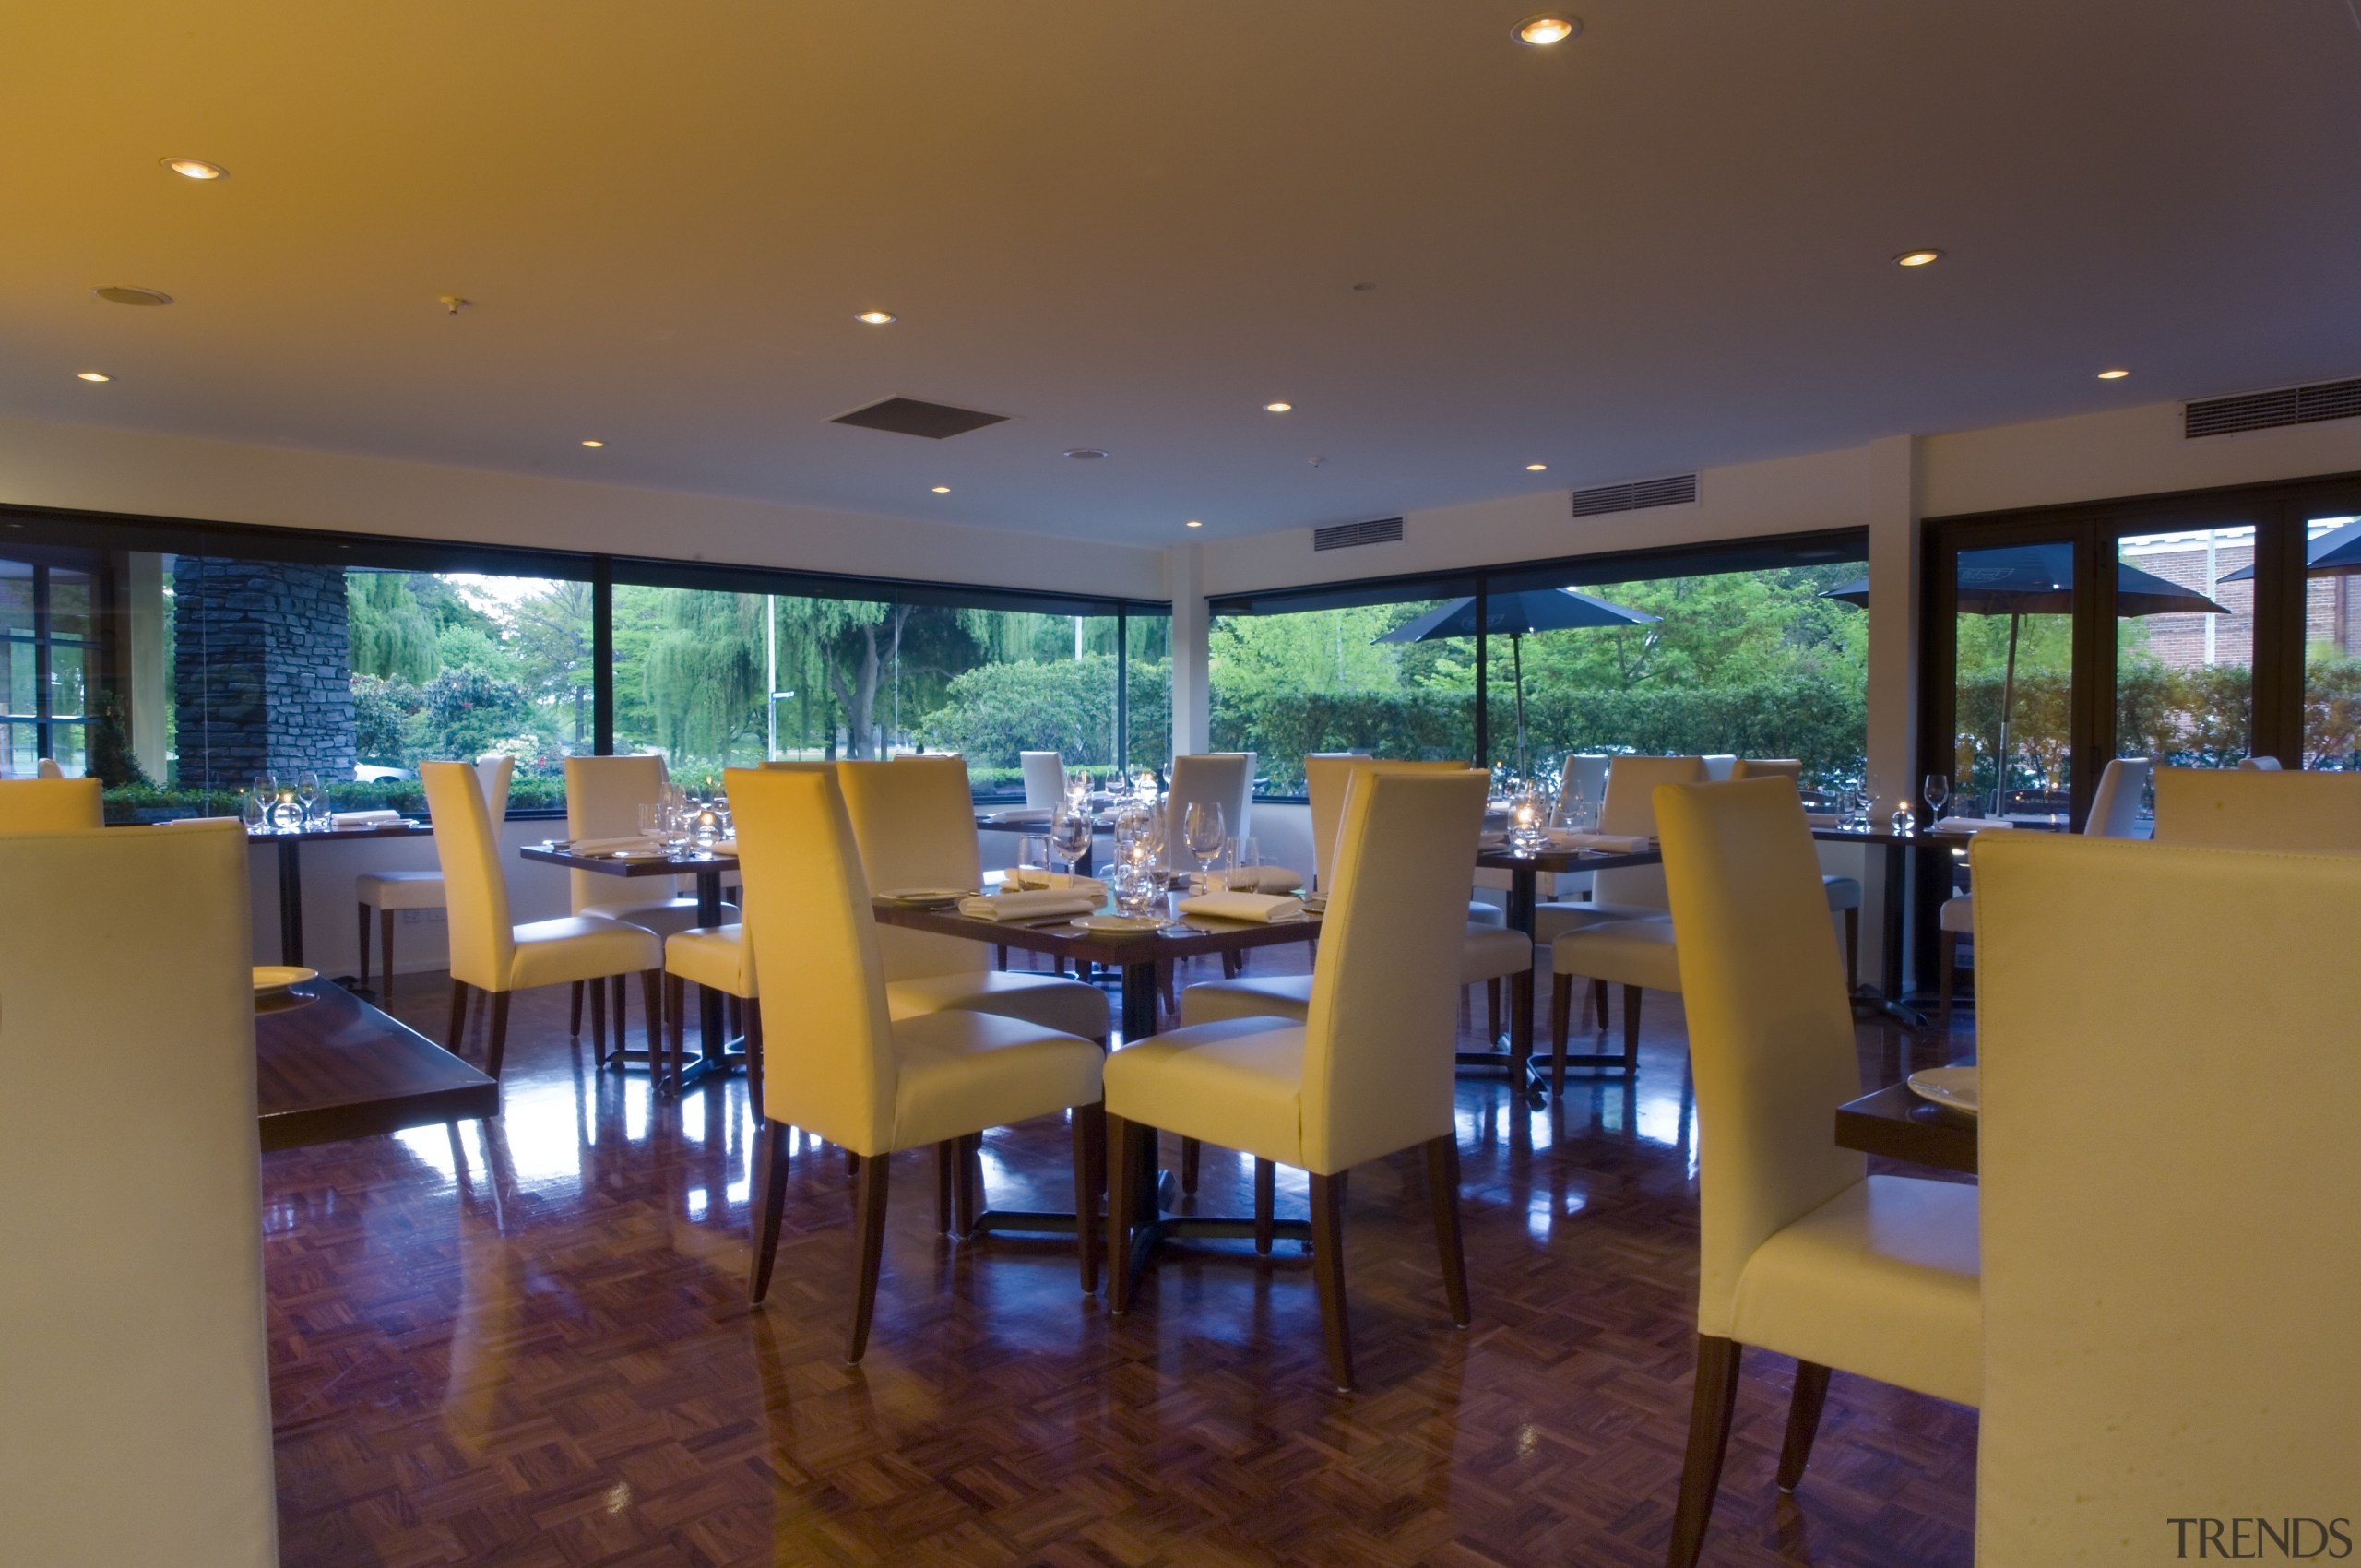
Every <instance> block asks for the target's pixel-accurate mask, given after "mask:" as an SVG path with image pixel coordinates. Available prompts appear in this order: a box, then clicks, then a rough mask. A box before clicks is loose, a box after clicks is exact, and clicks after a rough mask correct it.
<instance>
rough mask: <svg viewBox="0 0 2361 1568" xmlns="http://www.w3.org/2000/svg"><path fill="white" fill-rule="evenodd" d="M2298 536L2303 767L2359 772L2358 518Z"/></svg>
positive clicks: (2330, 520) (2310, 522) (2331, 521)
mask: <svg viewBox="0 0 2361 1568" xmlns="http://www.w3.org/2000/svg"><path fill="white" fill-rule="evenodd" d="M2304 534H2305V566H2304V766H2306V767H2312V768H2332V769H2336V770H2339V771H2347V770H2351V769H2355V768H2361V584H2356V583H2355V576H2356V575H2361V517H2311V518H2308V519H2307V520H2306V522H2305V525H2304Z"/></svg>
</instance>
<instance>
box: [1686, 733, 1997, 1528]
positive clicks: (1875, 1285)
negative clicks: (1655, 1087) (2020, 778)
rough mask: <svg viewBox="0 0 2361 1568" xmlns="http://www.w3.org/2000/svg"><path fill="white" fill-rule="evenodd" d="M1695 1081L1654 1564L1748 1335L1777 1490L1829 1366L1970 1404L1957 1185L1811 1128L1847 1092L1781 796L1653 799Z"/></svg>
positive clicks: (1970, 1252)
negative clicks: (1790, 1389) (1662, 1512)
mask: <svg viewBox="0 0 2361 1568" xmlns="http://www.w3.org/2000/svg"><path fill="white" fill-rule="evenodd" d="M1656 822H1657V826H1658V828H1659V829H1660V831H1661V834H1662V837H1663V840H1664V863H1665V873H1666V883H1667V890H1668V892H1669V894H1670V896H1671V899H1672V919H1673V923H1674V924H1676V925H1677V926H1679V928H1680V945H1681V955H1680V965H1681V979H1682V982H1683V989H1684V992H1685V993H1686V999H1687V1004H1688V1011H1689V1057H1690V1063H1691V1071H1692V1072H1693V1073H1694V1075H1695V1077H1696V1085H1697V1148H1698V1151H1699V1152H1698V1155H1697V1160H1698V1186H1699V1194H1698V1211H1699V1230H1700V1235H1699V1247H1698V1253H1699V1257H1698V1282H1697V1381H1696V1387H1695V1390H1694V1397H1693V1400H1692V1403H1691V1413H1690V1427H1689V1451H1688V1458H1687V1460H1686V1463H1685V1465H1684V1467H1683V1469H1682V1473H1681V1479H1680V1500H1679V1507H1678V1510H1677V1512H1676V1514H1675V1515H1674V1518H1673V1526H1672V1542H1671V1548H1670V1550H1669V1552H1668V1554H1667V1562H1669V1563H1670V1564H1671V1565H1672V1568H1689V1565H1690V1564H1692V1563H1694V1562H1696V1561H1697V1553H1698V1550H1699V1548H1700V1547H1701V1546H1702V1545H1703V1541H1704V1537H1705V1525H1706V1521H1707V1519H1708V1518H1709V1517H1710V1516H1711V1515H1712V1513H1713V1507H1714V1492H1715V1491H1716V1490H1717V1489H1718V1487H1719V1485H1720V1481H1721V1471H1722V1454H1723V1450H1724V1448H1725V1447H1726V1444H1727V1443H1728V1441H1729V1429H1730V1417H1731V1412H1732V1408H1733V1406H1734V1403H1735V1401H1736V1399H1737V1396H1738V1355H1739V1351H1740V1348H1742V1347H1744V1346H1748V1345H1752V1346H1755V1347H1758V1348H1762V1349H1765V1350H1770V1351H1773V1352H1774V1353H1776V1354H1779V1355H1783V1356H1793V1357H1795V1358H1796V1360H1797V1363H1798V1364H1797V1369H1796V1385H1795V1397H1794V1403H1793V1407H1792V1408H1791V1411H1790V1413H1789V1418H1788V1423H1787V1437H1786V1448H1785V1450H1784V1451H1783V1453H1782V1454H1781V1456H1780V1460H1779V1485H1780V1486H1781V1488H1782V1489H1785V1490H1793V1489H1794V1487H1795V1486H1796V1485H1797V1482H1798V1481H1799V1480H1800V1479H1802V1476H1803V1470H1804V1465H1805V1462H1806V1461H1807V1460H1808V1459H1809V1456H1810V1453H1811V1442H1812V1437H1813V1435H1814V1433H1815V1432H1816V1431H1818V1428H1819V1424H1820V1411H1821V1401H1822V1400H1823V1398H1824V1397H1825V1396H1826V1394H1827V1391H1828V1374H1829V1372H1830V1370H1831V1369H1835V1370H1838V1371H1843V1372H1856V1373H1858V1374H1860V1375H1862V1376H1866V1377H1873V1378H1877V1379H1879V1380H1880V1381H1881V1382H1885V1383H1892V1384H1899V1385H1900V1386H1902V1387H1904V1388H1908V1389H1913V1390H1916V1391H1917V1392H1919V1393H1923V1394H1931V1395H1934V1396H1937V1397H1939V1398H1943V1399H1951V1400H1956V1401H1958V1402H1960V1403H1963V1404H1968V1405H1973V1404H1975V1402H1976V1397H1977V1393H1978V1389H1979V1378H1978V1356H1979V1353H1980V1350H1979V1339H1978V1328H1979V1309H1978V1300H1977V1295H1976V1253H1975V1225H1976V1210H1975V1188H1974V1187H1972V1186H1967V1185H1964V1184H1962V1183H1958V1182H1931V1181H1924V1180H1919V1179H1916V1178H1911V1177H1903V1176H1867V1175H1865V1173H1864V1172H1865V1166H1866V1161H1865V1158H1864V1157H1863V1156H1861V1155H1858V1154H1856V1153H1853V1152H1851V1151H1849V1150H1845V1149H1841V1148H1839V1147H1837V1146H1836V1144H1835V1142H1834V1139H1833V1122H1832V1118H1833V1115H1834V1113H1835V1109H1836V1107H1837V1106H1839V1105H1841V1104H1843V1103H1844V1102H1845V1101H1846V1100H1848V1099H1853V1098H1854V1097H1855V1096H1856V1095H1857V1094H1859V1093H1860V1092H1861V1074H1860V1066H1859V1063H1858V1062H1857V1058H1856V1056H1855V1050H1854V1039H1853V1012H1852V1007H1851V1004H1850V1002H1849V1001H1848V999H1847V997H1846V996H1845V981H1844V973H1843V970H1842V969H1841V968H1839V966H1838V960H1837V955H1836V935H1835V932H1834V930H1833V928H1832V927H1831V926H1830V924H1829V921H1828V918H1827V904H1826V900H1825V897H1824V896H1823V895H1822V894H1821V888H1820V863H1819V860H1818V858H1817V856H1816V855H1815V854H1814V852H1813V848H1812V840H1811V833H1810V829H1809V827H1808V826H1806V824H1805V822H1804V814H1803V808H1802V805H1801V804H1800V802H1798V801H1797V798H1796V791H1795V789H1794V787H1793V786H1792V785H1790V784H1788V783H1786V781H1785V780H1782V779H1770V778H1758V779H1751V780H1749V781H1747V782H1744V783H1733V784H1715V785H1703V786H1693V785H1692V786H1684V787H1675V788H1667V789H1663V790H1658V791H1657V793H1656Z"/></svg>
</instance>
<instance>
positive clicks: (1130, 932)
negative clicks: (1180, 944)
mask: <svg viewBox="0 0 2361 1568" xmlns="http://www.w3.org/2000/svg"><path fill="white" fill-rule="evenodd" d="M1171 923H1172V922H1171V921H1169V920H1167V919H1166V918H1164V917H1163V916H1161V915H1084V916H1083V917H1081V918H1080V919H1079V920H1076V921H1074V929H1075V930H1076V931H1088V932H1097V933H1098V934H1099V935H1101V936H1138V935H1142V934H1144V933H1145V932H1151V931H1162V930H1163V929H1164V928H1165V927H1166V926H1169V925H1170V924H1171Z"/></svg>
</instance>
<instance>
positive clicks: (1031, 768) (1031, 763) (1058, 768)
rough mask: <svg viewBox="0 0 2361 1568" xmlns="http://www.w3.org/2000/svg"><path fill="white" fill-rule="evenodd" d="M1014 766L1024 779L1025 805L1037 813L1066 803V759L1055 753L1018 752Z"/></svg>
mask: <svg viewBox="0 0 2361 1568" xmlns="http://www.w3.org/2000/svg"><path fill="white" fill-rule="evenodd" d="M1016 766H1017V767H1018V769H1019V770H1020V771H1021V773H1022V775H1023V777H1024V779H1025V803H1026V806H1027V807H1029V808H1031V809H1033V810H1035V811H1038V810H1041V809H1043V808H1045V807H1046V808H1048V809H1050V810H1053V811H1054V810H1055V809H1056V808H1058V807H1059V806H1062V805H1063V804H1065V803H1066V759H1065V758H1064V757H1062V756H1061V755H1059V754H1057V753H1056V752H1019V753H1017V754H1016Z"/></svg>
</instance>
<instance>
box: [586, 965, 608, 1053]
mask: <svg viewBox="0 0 2361 1568" xmlns="http://www.w3.org/2000/svg"><path fill="white" fill-rule="evenodd" d="M588 984H589V988H590V1059H591V1062H592V1063H593V1064H594V1065H597V1066H599V1067H604V1066H605V1065H606V1064H607V982H606V981H605V980H591V981H589V982H588Z"/></svg>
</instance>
